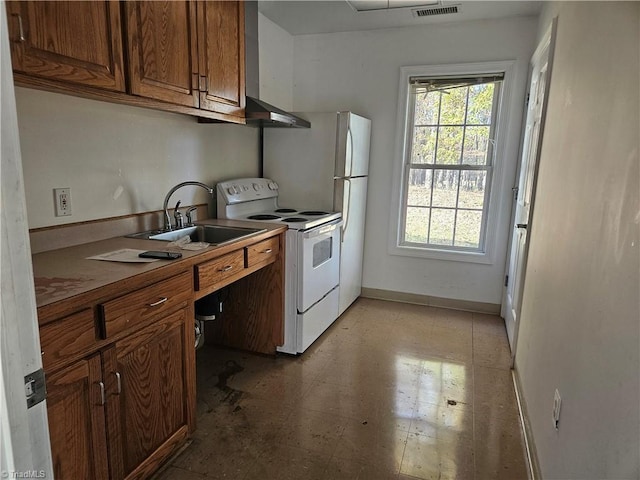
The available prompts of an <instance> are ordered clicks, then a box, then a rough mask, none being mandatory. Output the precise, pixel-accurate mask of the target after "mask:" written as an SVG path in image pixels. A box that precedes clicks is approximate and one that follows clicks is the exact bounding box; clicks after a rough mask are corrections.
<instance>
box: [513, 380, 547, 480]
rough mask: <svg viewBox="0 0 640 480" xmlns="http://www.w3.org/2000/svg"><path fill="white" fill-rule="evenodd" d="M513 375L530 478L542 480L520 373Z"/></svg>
mask: <svg viewBox="0 0 640 480" xmlns="http://www.w3.org/2000/svg"><path fill="white" fill-rule="evenodd" d="M511 375H512V377H513V386H514V388H515V391H516V400H517V402H518V412H519V415H520V424H521V425H522V431H523V432H524V448H525V453H526V459H527V467H528V473H529V478H530V479H531V480H538V479H542V475H541V472H540V464H539V463H538V455H537V454H536V447H535V443H534V441H533V433H532V432H531V424H530V423H529V416H528V414H527V404H526V402H525V400H524V396H523V395H522V390H521V382H520V377H519V375H518V371H517V370H515V369H512V370H511Z"/></svg>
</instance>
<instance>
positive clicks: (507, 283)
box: [504, 275, 509, 287]
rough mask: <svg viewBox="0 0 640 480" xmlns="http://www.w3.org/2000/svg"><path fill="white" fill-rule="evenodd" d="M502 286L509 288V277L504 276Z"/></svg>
mask: <svg viewBox="0 0 640 480" xmlns="http://www.w3.org/2000/svg"><path fill="white" fill-rule="evenodd" d="M504 286H505V287H508V286H509V275H505V276H504Z"/></svg>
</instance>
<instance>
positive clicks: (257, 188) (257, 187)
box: [253, 183, 260, 192]
mask: <svg viewBox="0 0 640 480" xmlns="http://www.w3.org/2000/svg"><path fill="white" fill-rule="evenodd" d="M253 189H254V190H255V191H256V192H257V191H258V190H260V185H258V184H257V183H254V184H253Z"/></svg>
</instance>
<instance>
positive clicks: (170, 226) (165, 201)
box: [162, 182, 214, 231]
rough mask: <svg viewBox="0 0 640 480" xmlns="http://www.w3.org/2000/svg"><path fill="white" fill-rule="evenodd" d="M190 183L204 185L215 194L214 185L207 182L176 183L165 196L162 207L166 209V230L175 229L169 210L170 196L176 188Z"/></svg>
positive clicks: (198, 185) (211, 193)
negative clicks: (211, 185)
mask: <svg viewBox="0 0 640 480" xmlns="http://www.w3.org/2000/svg"><path fill="white" fill-rule="evenodd" d="M189 185H193V186H195V187H202V188H204V189H205V190H206V191H207V192H209V195H213V192H214V189H213V188H212V187H210V186H209V185H206V184H204V183H201V182H182V183H179V184H178V185H176V186H175V187H173V188H172V189H171V190H169V193H167V196H166V197H164V204H163V205H162V209H163V210H164V229H165V231H170V230H173V226H172V225H171V217H170V216H169V210H168V205H169V198H171V195H173V194H174V193H175V191H176V190H178V189H180V188H182V187H186V186H189Z"/></svg>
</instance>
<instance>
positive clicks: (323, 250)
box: [297, 220, 342, 313]
mask: <svg viewBox="0 0 640 480" xmlns="http://www.w3.org/2000/svg"><path fill="white" fill-rule="evenodd" d="M341 226H342V220H336V221H334V222H331V223H328V224H324V225H320V226H319V227H316V228H312V229H310V230H304V231H300V232H298V298H297V308H298V313H304V312H306V311H307V310H308V309H309V308H311V307H312V306H313V305H314V304H316V303H317V302H319V301H320V300H321V299H322V298H323V297H324V296H325V295H327V294H328V293H329V292H330V291H331V290H333V289H334V288H335V287H336V286H337V285H338V283H340V227H341Z"/></svg>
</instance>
